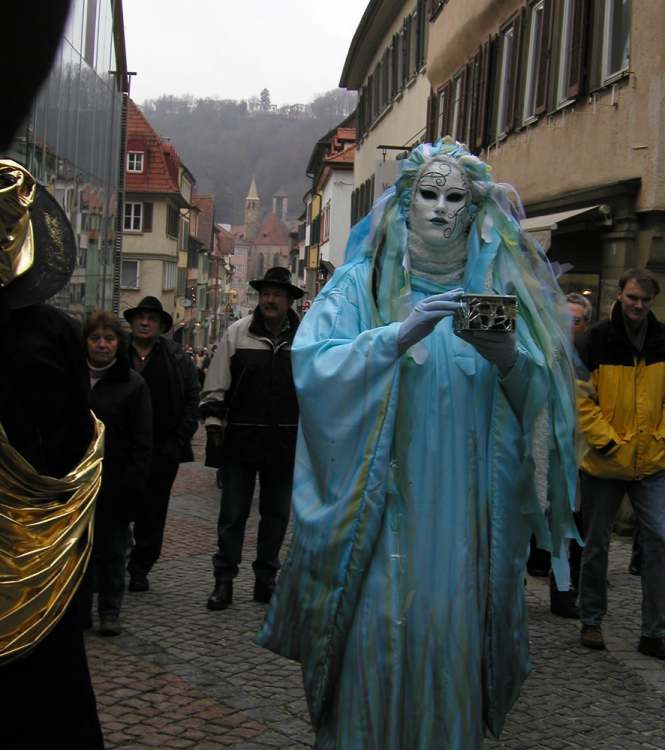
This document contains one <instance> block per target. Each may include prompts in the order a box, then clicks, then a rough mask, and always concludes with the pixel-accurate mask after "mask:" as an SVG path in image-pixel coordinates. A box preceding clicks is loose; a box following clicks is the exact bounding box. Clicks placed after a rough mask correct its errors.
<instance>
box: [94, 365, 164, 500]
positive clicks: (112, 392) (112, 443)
mask: <svg viewBox="0 0 665 750" xmlns="http://www.w3.org/2000/svg"><path fill="white" fill-rule="evenodd" d="M90 402H91V406H92V410H93V411H94V412H95V414H96V415H97V417H98V418H99V419H101V421H102V422H103V423H104V427H105V428H106V429H105V433H104V464H103V474H102V488H101V492H100V494H99V498H98V501H97V504H98V508H99V506H100V505H101V504H110V505H112V506H113V511H114V513H115V511H117V513H118V514H120V515H126V514H127V512H128V511H130V510H131V509H130V507H129V506H128V503H129V502H130V501H131V500H133V499H134V498H135V497H138V496H140V493H141V490H142V489H143V487H144V486H145V483H146V481H147V478H148V471H149V469H150V456H151V452H152V408H151V405H150V391H149V390H148V386H147V384H146V382H145V380H143V378H142V377H141V376H140V375H139V374H138V373H136V372H134V371H133V370H132V369H131V368H130V366H129V361H128V360H127V358H126V357H122V358H119V359H118V361H117V362H116V363H115V365H113V367H111V369H110V370H109V371H108V372H107V373H106V374H105V375H104V377H103V378H101V380H98V381H97V382H96V383H95V385H94V386H93V388H92V393H91V396H90Z"/></svg>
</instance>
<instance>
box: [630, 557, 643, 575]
mask: <svg viewBox="0 0 665 750" xmlns="http://www.w3.org/2000/svg"><path fill="white" fill-rule="evenodd" d="M628 572H629V573H630V574H631V575H632V576H641V575H642V568H641V565H640V563H635V562H633V561H632V560H631V561H630V565H629V566H628Z"/></svg>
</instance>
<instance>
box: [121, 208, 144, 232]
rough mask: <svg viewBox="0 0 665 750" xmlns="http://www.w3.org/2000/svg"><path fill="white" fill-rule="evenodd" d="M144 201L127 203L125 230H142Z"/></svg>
mask: <svg viewBox="0 0 665 750" xmlns="http://www.w3.org/2000/svg"><path fill="white" fill-rule="evenodd" d="M142 218H143V203H125V221H124V229H125V232H140V231H141V228H142V222H141V219H142Z"/></svg>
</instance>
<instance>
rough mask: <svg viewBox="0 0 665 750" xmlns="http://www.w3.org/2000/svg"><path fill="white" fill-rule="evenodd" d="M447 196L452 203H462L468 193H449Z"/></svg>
mask: <svg viewBox="0 0 665 750" xmlns="http://www.w3.org/2000/svg"><path fill="white" fill-rule="evenodd" d="M446 198H447V199H448V201H449V202H450V203H461V202H462V201H463V200H464V199H465V198H466V193H448V195H447V196H446Z"/></svg>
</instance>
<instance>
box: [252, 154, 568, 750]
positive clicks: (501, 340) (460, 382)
mask: <svg viewBox="0 0 665 750" xmlns="http://www.w3.org/2000/svg"><path fill="white" fill-rule="evenodd" d="M513 194H514V191H512V190H511V189H510V188H509V187H508V186H504V185H499V184H496V183H494V182H493V180H492V178H491V177H490V173H489V168H488V167H487V165H486V164H484V163H483V162H482V161H480V160H479V159H477V158H476V157H474V156H472V155H471V154H469V153H468V152H467V151H465V150H464V148H463V147H462V146H461V145H460V144H457V143H454V142H452V141H450V140H446V141H444V142H438V143H436V144H435V145H429V144H424V145H421V146H418V147H417V148H416V149H415V150H414V151H413V152H412V153H411V155H410V157H409V158H408V159H406V160H404V161H403V162H402V168H401V176H400V177H399V179H398V180H397V182H396V184H395V186H394V187H393V188H391V189H390V190H389V191H387V193H385V194H384V196H383V197H382V198H381V199H380V200H379V201H378V202H377V203H376V204H375V207H374V209H373V211H372V213H371V215H370V216H369V217H367V218H366V219H365V220H363V221H362V222H361V223H360V224H358V225H357V226H356V227H355V228H354V230H353V232H352V235H351V238H350V241H349V247H348V248H347V261H348V262H347V264H346V265H345V266H343V267H342V268H340V269H338V270H337V271H336V273H335V275H334V277H333V279H332V280H331V281H330V282H329V283H328V284H327V285H326V286H325V288H324V289H323V291H322V292H321V294H320V295H319V296H318V297H317V299H316V301H315V302H314V304H313V305H312V308H311V310H310V311H309V312H308V314H307V315H306V316H305V318H304V321H303V323H302V325H301V327H300V329H299V331H298V334H297V336H296V338H295V341H294V344H293V365H294V379H295V383H296V388H297V392H298V400H299V404H300V409H301V426H300V433H299V439H298V447H297V453H296V466H295V478H294V495H293V504H294V513H295V530H294V539H293V542H292V546H291V550H290V554H289V556H288V559H287V562H286V564H285V567H284V568H283V572H282V574H281V576H280V578H279V581H278V584H277V590H276V592H275V596H274V597H273V603H272V605H271V608H270V609H269V611H268V615H267V618H266V621H265V623H264V626H263V628H262V630H261V632H260V634H259V643H261V644H262V645H264V646H267V647H268V648H271V649H273V650H274V651H276V652H278V653H281V654H283V655H285V656H287V657H290V658H293V659H298V660H300V661H301V662H302V668H303V676H304V682H305V691H306V695H307V700H308V706H309V710H310V715H311V719H312V722H313V725H314V728H315V730H316V733H317V742H316V747H317V748H342V749H351V748H353V749H354V750H355V749H357V750H360V748H363V749H367V748H375V749H377V750H378V749H379V748H380V749H381V750H390V749H391V748H394V749H395V750H397V749H398V748H399V750H407V749H410V748H419V749H422V748H449V749H450V748H456V749H457V750H462V749H464V750H471V749H472V748H479V747H480V746H481V745H482V739H483V735H484V727H487V728H488V729H489V730H490V731H491V732H492V733H494V734H498V733H499V732H500V730H501V728H502V726H503V723H504V719H505V716H506V714H507V712H508V710H509V709H510V707H511V705H512V704H513V702H514V701H515V699H516V697H517V695H518V692H519V689H520V685H521V684H522V681H523V680H524V678H525V676H526V674H527V673H528V671H529V659H528V643H527V633H526V612H525V602H524V570H525V561H526V556H527V551H528V545H529V537H530V534H531V533H532V531H533V532H534V533H536V534H537V536H538V539H539V541H540V543H541V544H542V545H545V546H547V547H552V548H553V549H554V550H555V552H554V564H555V566H556V567H557V569H558V575H559V578H560V583H561V584H562V585H565V584H566V583H567V581H566V580H565V579H566V571H565V566H566V562H565V552H564V553H563V554H562V544H563V542H564V539H565V538H567V537H570V536H574V533H575V532H574V530H573V526H572V523H571V522H570V508H571V507H572V504H573V502H574V496H575V475H576V467H575V459H574V454H573V450H572V437H573V428H574V419H575V414H574V406H573V393H572V383H573V373H572V368H571V366H570V359H569V354H568V349H567V347H568V318H567V312H566V307H565V299H564V297H563V295H562V294H561V292H560V290H559V287H558V285H557V283H556V280H555V278H554V276H553V274H552V272H551V270H550V268H549V266H548V264H547V262H546V261H545V260H544V259H543V257H542V256H541V253H540V251H539V249H538V248H537V247H536V246H534V244H533V243H531V242H530V241H529V240H528V238H527V237H526V236H525V235H524V234H523V233H522V232H521V230H520V225H519V221H518V218H517V216H516V213H517V211H516V209H515V206H514V204H513ZM514 199H515V200H517V198H516V196H515V197H514ZM461 289H463V290H466V291H467V292H472V293H476V294H480V293H483V294H499V295H505V294H511V295H515V296H516V297H517V300H518V303H519V318H518V323H517V334H516V335H515V334H511V333H507V332H504V331H501V332H497V331H492V330H489V331H485V332H481V331H479V332H473V333H468V334H465V337H464V338H462V337H460V336H457V335H455V333H454V331H453V328H452V325H451V323H452V321H451V319H450V317H451V316H452V315H453V313H454V312H455V310H457V309H459V308H460V302H459V298H460V294H461ZM550 477H552V478H553V481H551V482H550V481H549V479H550ZM548 518H549V520H550V523H549V524H548V523H547V519H548Z"/></svg>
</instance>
